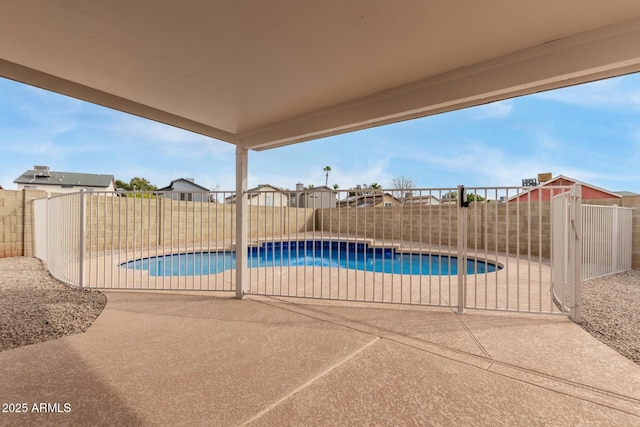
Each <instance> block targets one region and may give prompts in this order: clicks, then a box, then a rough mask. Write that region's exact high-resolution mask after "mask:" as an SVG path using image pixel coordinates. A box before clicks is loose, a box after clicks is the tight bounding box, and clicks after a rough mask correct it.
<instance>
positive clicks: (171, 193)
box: [156, 178, 211, 202]
mask: <svg viewBox="0 0 640 427" xmlns="http://www.w3.org/2000/svg"><path fill="white" fill-rule="evenodd" d="M156 191H157V193H156V194H158V197H166V198H171V200H186V201H189V202H203V201H204V202H208V201H210V200H211V199H210V194H211V193H209V189H208V188H206V187H203V186H202V185H198V184H196V183H195V180H194V179H193V178H178V179H174V180H173V181H171V183H170V184H169V185H168V186H166V187H163V188H159V189H158V190H156Z"/></svg>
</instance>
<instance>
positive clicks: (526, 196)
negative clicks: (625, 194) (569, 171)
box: [509, 175, 622, 202]
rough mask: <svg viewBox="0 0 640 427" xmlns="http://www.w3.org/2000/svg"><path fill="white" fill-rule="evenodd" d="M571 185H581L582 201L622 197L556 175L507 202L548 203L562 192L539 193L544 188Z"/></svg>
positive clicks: (546, 191)
mask: <svg viewBox="0 0 640 427" xmlns="http://www.w3.org/2000/svg"><path fill="white" fill-rule="evenodd" d="M573 184H581V185H582V200H598V199H620V198H622V196H621V195H620V194H617V193H614V192H613V191H609V190H605V189H602V188H598V187H596V186H594V185H590V184H587V183H585V182H581V181H578V180H576V179H573V178H569V177H567V176H564V175H558V176H557V177H555V178H552V179H550V180H548V181H545V182H543V183H541V184H539V185H537V186H535V187H531V189H530V190H527V191H525V192H523V193H520V194H519V195H517V196H513V197H510V198H509V202H515V201H516V200H519V201H520V202H528V201H532V202H537V201H543V202H548V201H549V200H550V199H551V198H552V197H553V196H555V195H557V194H560V193H561V192H562V190H561V189H557V190H551V189H547V190H544V191H541V189H543V188H544V187H554V186H566V185H573Z"/></svg>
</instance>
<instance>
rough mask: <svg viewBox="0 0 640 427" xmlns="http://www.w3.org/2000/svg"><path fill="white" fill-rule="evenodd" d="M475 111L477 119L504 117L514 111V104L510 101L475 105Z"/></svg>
mask: <svg viewBox="0 0 640 427" xmlns="http://www.w3.org/2000/svg"><path fill="white" fill-rule="evenodd" d="M474 111H475V113H476V114H475V117H476V118H477V119H504V118H506V117H508V116H509V115H510V114H511V112H512V111H513V104H512V103H511V102H510V101H498V102H492V103H490V104H485V105H480V106H478V107H475V108H474Z"/></svg>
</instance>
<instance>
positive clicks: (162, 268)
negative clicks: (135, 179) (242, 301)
mask: <svg viewBox="0 0 640 427" xmlns="http://www.w3.org/2000/svg"><path fill="white" fill-rule="evenodd" d="M532 189H533V187H500V188H464V187H462V186H460V187H457V188H438V189H413V190H410V191H398V190H379V189H357V190H344V191H333V190H330V189H327V188H325V187H323V188H320V189H317V190H316V189H313V188H312V189H299V190H298V191H295V190H294V191H288V190H287V191H253V192H247V193H246V194H245V197H246V199H245V200H246V202H247V208H246V221H247V223H246V242H247V243H246V245H247V246H246V248H245V250H246V251H247V252H246V253H247V254H248V257H249V258H248V259H249V261H248V263H249V264H250V266H249V267H248V268H246V270H245V276H244V278H243V279H242V280H244V281H245V283H243V284H242V289H243V290H244V291H243V293H245V294H259V295H270V296H286V297H305V298H321V299H334V300H348V301H362V302H387V303H401V304H422V305H435V306H444V307H454V308H458V310H459V311H463V310H464V309H466V308H474V309H490V310H507V311H525V312H535V313H561V312H565V311H567V310H571V309H572V308H573V307H574V306H578V305H579V304H578V303H577V301H579V283H581V275H582V274H584V273H582V270H581V266H582V263H577V264H576V263H575V261H574V260H575V259H578V260H580V249H582V248H581V247H579V246H580V245H578V244H577V243H576V242H578V241H579V240H578V239H579V235H578V234H575V232H574V231H572V229H571V224H576V223H579V222H580V219H581V216H582V215H581V214H582V212H583V211H582V209H577V210H576V209H575V207H576V206H578V207H579V206H580V189H579V186H574V187H562V186H558V187H542V188H541V187H535V189H536V191H532ZM572 191H573V192H572ZM558 194H567V195H568V196H566V197H564V200H565V201H564V202H562V203H564V206H565V208H566V212H567V214H566V215H565V214H563V215H561V216H559V219H557V220H556V223H554V220H553V218H554V216H553V215H552V209H553V207H552V203H551V202H550V200H551V199H553V198H554V197H556V196H557V195H558ZM236 207H237V205H236V198H235V192H223V191H215V192H190V193H171V192H155V193H137V192H118V193H114V192H82V193H75V194H69V195H61V196H55V197H50V198H48V199H41V200H37V201H36V204H35V216H36V256H37V257H39V258H41V259H43V260H44V261H46V262H47V264H48V267H49V269H50V271H51V273H52V274H53V275H54V276H55V277H57V278H59V279H60V280H62V281H64V282H66V283H68V284H71V285H74V286H79V287H86V288H108V289H159V290H162V289H165V290H211V291H235V290H237V280H238V275H237V274H236V271H235V266H234V256H235V255H234V254H235V252H236V247H237V245H242V242H243V239H237V238H236V232H237V231H236V230H237V229H238V228H237V225H238V224H237V223H236V221H237V212H236ZM571 207H573V208H574V209H573V210H572V209H570V208H571ZM567 215H569V216H567ZM557 221H560V222H561V223H558V222H557ZM603 221H606V220H603ZM591 222H592V221H591V220H586V221H585V224H591ZM619 224H620V223H619ZM558 236H562V237H561V238H562V240H563V242H566V243H567V246H566V247H563V249H562V250H563V251H565V252H566V253H564V255H563V256H562V257H554V256H553V255H554V254H553V252H554V250H556V249H554V244H553V243H552V241H553V240H554V239H558V238H560V237H558ZM618 241H620V238H618ZM303 242H304V243H303ZM571 242H573V245H572V246H571V245H569V243H571ZM583 252H584V253H585V254H588V259H595V258H598V259H599V257H598V256H596V255H595V254H593V253H592V252H590V251H589V250H587V249H585V250H584V251H583ZM174 254H184V255H183V256H182V257H178V256H170V255H174ZM427 254H430V256H428V255H427ZM607 256H609V253H607ZM576 257H578V258H576ZM622 257H623V258H624V257H626V254H623V255H622ZM434 258H435V259H436V260H437V261H439V262H440V264H442V266H441V268H442V269H443V270H444V273H445V274H433V270H429V268H440V267H426V266H425V265H424V264H427V263H428V262H430V260H432V259H434ZM618 259H619V258H618ZM485 262H486V263H488V264H489V265H495V266H498V267H499V268H498V270H497V271H490V272H483V271H482V268H484V265H485V264H483V263H485ZM558 262H562V263H563V264H564V265H563V266H562V267H561V268H560V270H559V271H562V277H560V276H558V275H557V271H558V265H556V264H557V263H558ZM598 262H600V261H598ZM394 265H395V267H394ZM398 265H402V266H401V267H398ZM576 265H578V267H577V269H576V268H575V266H576ZM621 265H622V264H621ZM408 272H413V273H414V274H408ZM567 272H572V273H571V274H567ZM554 275H555V276H554ZM567 289H570V292H569V291H567ZM569 294H570V295H572V298H571V301H570V302H569V303H566V301H565V302H562V301H559V300H560V299H561V298H562V297H561V296H562V295H569ZM576 297H577V298H578V299H577V300H575V299H574V298H576ZM577 314H578V315H579V313H577Z"/></svg>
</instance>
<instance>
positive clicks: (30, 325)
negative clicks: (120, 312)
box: [0, 257, 107, 351]
mask: <svg viewBox="0 0 640 427" xmlns="http://www.w3.org/2000/svg"><path fill="white" fill-rule="evenodd" d="M106 303H107V298H106V297H105V296H104V295H103V294H101V293H100V292H97V291H94V290H79V289H74V288H71V287H69V286H67V285H64V284H62V283H60V282H58V281H57V280H56V279H54V278H53V277H51V275H49V273H48V271H47V270H46V268H45V266H44V265H43V263H42V262H41V261H40V260H38V259H36V258H25V257H15V258H3V259H0V351H3V350H9V349H11V348H15V347H20V346H23V345H28V344H35V343H39V342H42V341H47V340H50V339H55V338H60V337H63V336H65V335H73V334H78V333H80V332H84V331H86V330H87V328H89V326H91V324H92V323H93V321H94V320H96V318H97V317H98V315H99V314H100V313H101V312H102V309H103V308H104V306H105V304H106Z"/></svg>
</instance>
